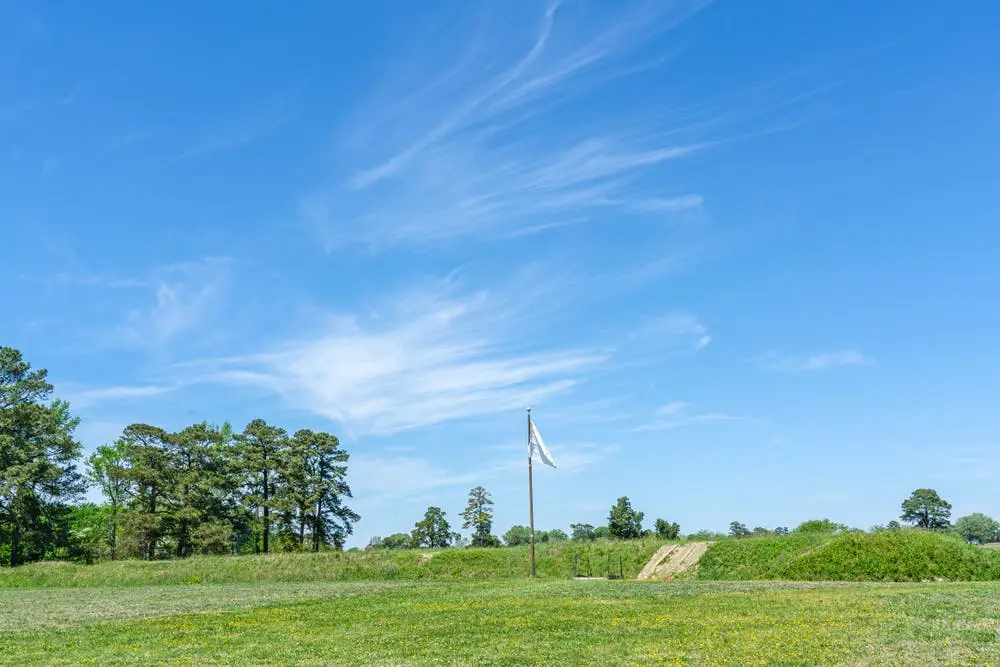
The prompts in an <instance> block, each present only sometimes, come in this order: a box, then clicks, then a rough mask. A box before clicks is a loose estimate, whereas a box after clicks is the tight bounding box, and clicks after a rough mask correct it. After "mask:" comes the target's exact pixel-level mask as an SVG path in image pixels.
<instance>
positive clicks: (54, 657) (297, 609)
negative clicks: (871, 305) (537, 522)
mask: <svg viewBox="0 0 1000 667" xmlns="http://www.w3.org/2000/svg"><path fill="white" fill-rule="evenodd" d="M0 633H2V634H0V663H2V664H11V665H35V664H45V665H59V664H65V665H81V664H100V665H115V664H144V665H156V664H177V665H205V664H313V665H315V664H349V665H355V664H396V665H398V664H434V663H438V664H454V663H462V662H464V663H471V664H503V665H516V664H538V663H542V664H608V665H613V664H651V663H653V664H655V663H667V664H670V663H682V664H683V663H690V664H744V665H745V664H817V663H821V664H832V663H839V664H845V663H846V664H921V665H928V664H989V663H991V662H992V663H994V664H1000V643H998V633H1000V586H998V585H997V584H992V583H986V584H789V583H732V582H729V583H723V582H678V583H667V584H665V583H662V582H661V583H639V582H613V581H534V582H532V581H524V580H513V579H509V580H498V581H489V582H483V581H480V582H428V581H414V582H382V583H375V582H353V583H349V582H310V583H263V584H258V585H248V584H217V585H204V584H199V585H189V586H167V585H161V586H136V587H114V588H98V587H91V588H74V589H63V588H51V589H50V588H39V589H6V590H0Z"/></svg>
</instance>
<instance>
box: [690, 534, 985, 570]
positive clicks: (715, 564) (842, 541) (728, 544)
mask: <svg viewBox="0 0 1000 667" xmlns="http://www.w3.org/2000/svg"><path fill="white" fill-rule="evenodd" d="M699 577H700V578H703V579H732V580H754V579H789V580H808V581H824V580H825V581H923V580H934V579H937V578H942V579H950V580H959V581H978V580H993V579H1000V553H998V552H996V551H992V550H989V549H982V548H979V547H974V546H970V545H967V544H965V543H963V542H962V541H961V540H959V539H957V538H954V537H951V536H948V535H942V534H939V533H930V532H924V531H915V530H898V531H881V532H877V533H858V532H848V533H843V534H838V535H831V534H828V533H815V532H813V533H809V532H806V533H792V534H791V535H788V536H786V537H775V538H764V539H759V540H727V541H723V542H719V543H716V544H714V545H712V546H711V547H710V548H709V549H708V551H707V552H706V553H705V555H704V556H702V558H701V561H700V562H699Z"/></svg>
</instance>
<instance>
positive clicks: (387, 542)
mask: <svg viewBox="0 0 1000 667" xmlns="http://www.w3.org/2000/svg"><path fill="white" fill-rule="evenodd" d="M368 544H369V545H370V546H371V548H372V549H407V548H409V547H410V545H411V544H412V542H411V539H410V536H409V535H407V534H406V533H393V534H392V535H386V536H385V537H372V538H371V539H370V540H369V541H368Z"/></svg>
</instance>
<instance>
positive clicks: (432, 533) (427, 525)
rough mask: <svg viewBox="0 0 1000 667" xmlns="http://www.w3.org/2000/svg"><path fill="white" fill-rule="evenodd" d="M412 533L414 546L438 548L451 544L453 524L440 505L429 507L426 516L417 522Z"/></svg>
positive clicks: (411, 539)
mask: <svg viewBox="0 0 1000 667" xmlns="http://www.w3.org/2000/svg"><path fill="white" fill-rule="evenodd" d="M410 535H411V538H410V542H411V543H412V544H413V546H414V547H430V548H432V549H438V548H444V547H447V546H448V545H449V544H451V526H450V525H448V520H447V519H446V518H445V513H444V512H443V511H442V510H441V508H440V507H433V506H432V507H428V508H427V511H426V512H424V518H423V519H421V520H420V521H418V522H417V523H416V525H415V526H414V527H413V532H411V533H410Z"/></svg>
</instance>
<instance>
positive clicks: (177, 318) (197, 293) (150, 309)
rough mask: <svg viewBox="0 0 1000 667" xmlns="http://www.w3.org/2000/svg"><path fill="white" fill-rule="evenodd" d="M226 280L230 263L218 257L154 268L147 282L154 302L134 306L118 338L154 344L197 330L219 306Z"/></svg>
mask: <svg viewBox="0 0 1000 667" xmlns="http://www.w3.org/2000/svg"><path fill="white" fill-rule="evenodd" d="M229 279H230V262H229V260H228V259H226V258H218V257H209V258H205V259H202V260H199V261H194V262H184V263H181V264H175V265H172V266H168V267H165V268H162V269H160V270H158V271H156V272H155V273H154V275H153V276H152V277H151V278H150V280H149V283H148V288H150V289H152V290H153V298H154V301H155V303H153V304H152V305H150V306H147V307H142V308H136V309H133V310H132V311H131V312H130V313H129V315H128V317H127V319H126V321H125V323H124V324H123V325H122V326H121V327H120V328H119V330H118V337H119V338H120V339H122V340H124V342H126V343H128V344H132V345H137V346H140V347H157V346H161V345H163V344H165V343H167V342H169V341H171V340H173V339H174V338H176V337H178V336H180V335H181V334H184V333H188V332H190V331H193V330H195V329H197V328H198V327H199V326H200V325H201V324H202V323H203V321H204V319H205V318H206V317H207V316H208V315H209V314H211V312H212V310H213V308H214V307H216V306H217V305H219V301H220V299H221V297H222V296H223V294H224V292H225V291H226V289H227V286H228V283H229Z"/></svg>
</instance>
